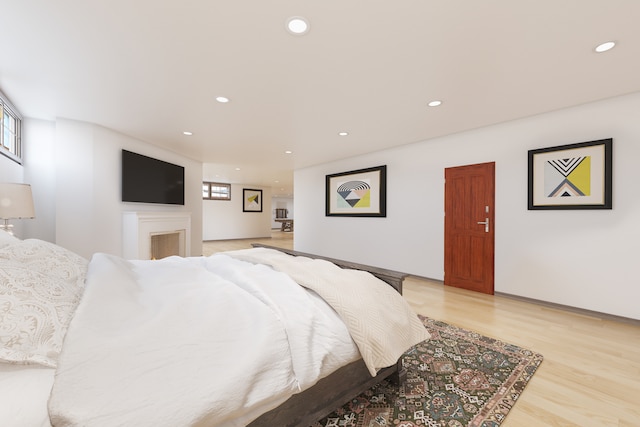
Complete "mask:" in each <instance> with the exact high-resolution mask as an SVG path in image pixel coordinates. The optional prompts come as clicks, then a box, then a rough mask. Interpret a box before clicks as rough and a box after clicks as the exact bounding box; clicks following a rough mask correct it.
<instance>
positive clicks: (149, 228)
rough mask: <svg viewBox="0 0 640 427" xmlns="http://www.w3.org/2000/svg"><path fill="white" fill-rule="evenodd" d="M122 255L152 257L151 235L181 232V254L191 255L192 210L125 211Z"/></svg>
mask: <svg viewBox="0 0 640 427" xmlns="http://www.w3.org/2000/svg"><path fill="white" fill-rule="evenodd" d="M122 232H123V235H122V244H123V247H122V255H123V257H124V258H126V259H151V236H152V235H155V234H162V233H176V232H178V233H180V234H181V236H183V238H182V239H181V242H180V256H190V255H191V213H190V212H155V211H148V212H123V217H122Z"/></svg>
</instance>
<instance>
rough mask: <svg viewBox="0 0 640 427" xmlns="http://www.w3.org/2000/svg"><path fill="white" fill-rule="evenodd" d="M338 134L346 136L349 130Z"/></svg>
mask: <svg viewBox="0 0 640 427" xmlns="http://www.w3.org/2000/svg"><path fill="white" fill-rule="evenodd" d="M338 135H340V136H347V135H349V132H339V133H338Z"/></svg>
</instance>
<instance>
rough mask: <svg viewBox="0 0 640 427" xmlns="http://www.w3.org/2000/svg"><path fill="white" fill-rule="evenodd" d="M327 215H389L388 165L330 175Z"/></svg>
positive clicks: (326, 184) (327, 184)
mask: <svg viewBox="0 0 640 427" xmlns="http://www.w3.org/2000/svg"><path fill="white" fill-rule="evenodd" d="M325 216H343V217H348V216H353V217H386V216H387V166H386V165H383V166H375V167H372V168H366V169H357V170H352V171H349V172H340V173H335V174H331V175H327V176H326V181H325Z"/></svg>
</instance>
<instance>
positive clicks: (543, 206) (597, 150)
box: [528, 138, 613, 210]
mask: <svg viewBox="0 0 640 427" xmlns="http://www.w3.org/2000/svg"><path fill="white" fill-rule="evenodd" d="M528 154H529V158H528V172H529V175H528V187H529V191H528V209H529V210H567V209H613V195H612V176H613V139H612V138H607V139H599V140H595V141H587V142H579V143H577V144H568V145H559V146H555V147H547V148H540V149H536V150H529V153H528Z"/></svg>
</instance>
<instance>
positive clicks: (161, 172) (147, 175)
mask: <svg viewBox="0 0 640 427" xmlns="http://www.w3.org/2000/svg"><path fill="white" fill-rule="evenodd" d="M122 201H123V202H140V203H161V204H166V205H184V167H182V166H179V165H174V164H173V163H167V162H164V161H162V160H158V159H153V158H151V157H147V156H143V155H142V154H137V153H134V152H131V151H127V150H122Z"/></svg>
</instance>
